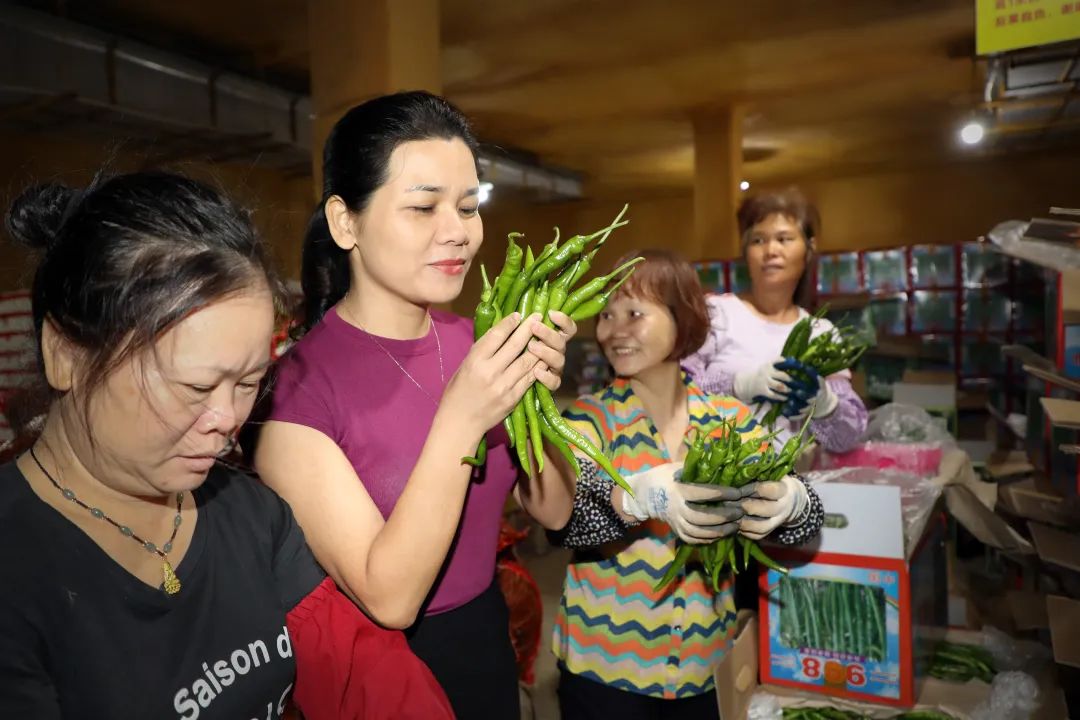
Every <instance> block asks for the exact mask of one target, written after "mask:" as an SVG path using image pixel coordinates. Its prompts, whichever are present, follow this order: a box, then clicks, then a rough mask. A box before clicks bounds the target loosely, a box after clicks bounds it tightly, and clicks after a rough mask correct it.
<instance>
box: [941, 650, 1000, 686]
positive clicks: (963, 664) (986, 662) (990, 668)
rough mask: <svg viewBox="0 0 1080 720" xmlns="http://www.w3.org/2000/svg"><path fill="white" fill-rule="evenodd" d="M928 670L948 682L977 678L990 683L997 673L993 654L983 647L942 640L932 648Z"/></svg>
mask: <svg viewBox="0 0 1080 720" xmlns="http://www.w3.org/2000/svg"><path fill="white" fill-rule="evenodd" d="M929 672H930V674H931V675H933V676H934V677H936V678H939V679H941V680H948V681H950V682H967V681H968V680H971V679H972V678H979V679H980V680H982V681H983V682H984V683H991V682H993V681H994V676H995V675H997V668H996V667H995V665H994V658H993V656H991V655H990V653H989V652H987V651H986V650H985V649H984V648H981V647H979V646H977V645H969V644H967V643H951V642H945V641H942V642H940V643H938V646H937V647H936V648H935V649H934V657H933V659H932V660H931V662H930V671H929Z"/></svg>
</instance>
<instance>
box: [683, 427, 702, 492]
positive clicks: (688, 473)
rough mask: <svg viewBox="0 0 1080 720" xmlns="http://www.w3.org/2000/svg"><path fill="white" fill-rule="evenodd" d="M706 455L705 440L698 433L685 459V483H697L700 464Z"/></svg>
mask: <svg viewBox="0 0 1080 720" xmlns="http://www.w3.org/2000/svg"><path fill="white" fill-rule="evenodd" d="M704 454H705V439H704V437H703V436H702V434H701V433H697V434H696V436H695V437H694V442H692V443H691V444H690V449H689V450H687V451H686V457H685V458H683V472H682V481H683V482H691V483H692V482H695V481H696V480H697V469H698V463H700V462H701V457H702V455H704Z"/></svg>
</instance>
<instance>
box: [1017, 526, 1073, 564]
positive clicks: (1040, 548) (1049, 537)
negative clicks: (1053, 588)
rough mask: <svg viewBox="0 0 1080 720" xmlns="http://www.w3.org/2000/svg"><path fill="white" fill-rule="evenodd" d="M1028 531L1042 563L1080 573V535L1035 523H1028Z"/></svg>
mask: <svg viewBox="0 0 1080 720" xmlns="http://www.w3.org/2000/svg"><path fill="white" fill-rule="evenodd" d="M1028 529H1030V530H1031V537H1032V538H1033V539H1034V540H1035V550H1036V551H1037V552H1038V553H1039V557H1040V558H1041V559H1042V560H1043V561H1044V562H1048V563H1052V564H1054V565H1059V566H1061V567H1064V568H1069V569H1070V570H1076V571H1078V572H1080V535H1075V534H1073V533H1068V532H1065V531H1063V530H1058V529H1057V528H1052V527H1050V526H1049V525H1043V524H1042V523H1037V522H1028Z"/></svg>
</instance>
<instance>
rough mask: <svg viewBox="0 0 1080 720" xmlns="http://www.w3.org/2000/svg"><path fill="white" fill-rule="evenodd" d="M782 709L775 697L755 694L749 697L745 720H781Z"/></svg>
mask: <svg viewBox="0 0 1080 720" xmlns="http://www.w3.org/2000/svg"><path fill="white" fill-rule="evenodd" d="M783 717H784V709H783V708H782V707H781V706H780V701H779V700H778V699H777V698H776V696H775V695H770V694H769V693H766V692H756V693H754V694H753V695H752V696H751V697H750V705H749V706H748V707H747V710H746V720H783Z"/></svg>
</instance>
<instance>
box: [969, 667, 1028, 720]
mask: <svg viewBox="0 0 1080 720" xmlns="http://www.w3.org/2000/svg"><path fill="white" fill-rule="evenodd" d="M1039 703H1040V700H1039V685H1038V683H1036V682H1035V678H1033V677H1031V676H1030V675H1028V674H1027V673H1023V672H1018V671H1008V672H1002V673H998V674H997V676H996V677H995V678H994V684H993V686H992V689H991V691H990V697H989V698H987V699H986V700H984V701H983V702H981V703H979V705H978V707H976V708H975V709H974V710H973V711H972V713H971V720H1027V719H1028V718H1030V717H1031V714H1032V713H1034V712H1035V711H1036V710H1037V709H1038V708H1039Z"/></svg>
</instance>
